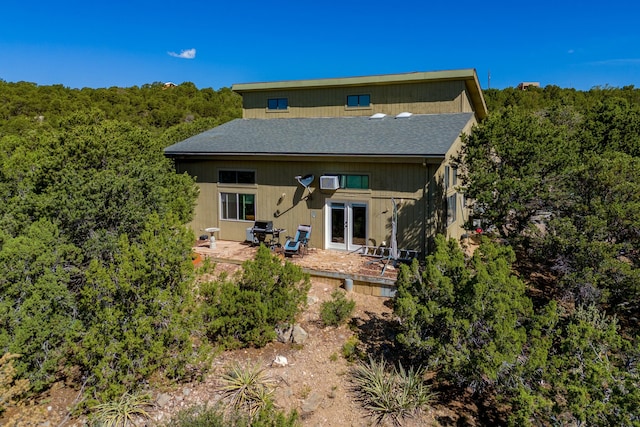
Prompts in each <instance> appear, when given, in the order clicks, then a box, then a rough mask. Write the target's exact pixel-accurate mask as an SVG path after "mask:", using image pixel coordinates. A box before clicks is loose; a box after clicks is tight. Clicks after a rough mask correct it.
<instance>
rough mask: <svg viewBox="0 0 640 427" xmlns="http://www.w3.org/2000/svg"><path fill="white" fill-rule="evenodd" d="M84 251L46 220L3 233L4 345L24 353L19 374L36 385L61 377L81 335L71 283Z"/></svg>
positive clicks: (0, 340) (0, 314) (0, 304)
mask: <svg viewBox="0 0 640 427" xmlns="http://www.w3.org/2000/svg"><path fill="white" fill-rule="evenodd" d="M79 257H80V251H79V250H78V249H77V248H75V247H74V246H73V245H70V244H68V243H65V242H64V237H63V236H61V234H60V232H59V230H58V229H57V227H56V226H55V225H53V224H51V223H50V222H49V221H47V220H44V219H42V220H40V221H38V222H35V223H34V224H32V225H30V226H29V227H28V228H27V230H26V231H25V234H24V235H21V236H18V237H8V236H6V235H5V236H2V235H1V234H0V272H2V274H0V294H1V295H2V298H1V299H0V325H2V327H1V328H0V348H1V349H3V351H9V352H12V353H19V354H22V357H21V358H20V359H17V360H16V362H15V366H16V370H17V375H18V376H19V377H21V378H25V377H28V378H29V380H30V383H31V385H32V387H33V389H34V390H35V391H40V390H42V388H43V387H45V386H46V385H48V384H49V383H51V382H52V381H53V380H54V379H55V378H57V374H58V369H59V367H60V364H61V363H62V360H63V359H64V358H66V357H68V355H69V350H70V345H71V344H72V343H73V342H75V341H77V340H78V339H79V338H80V336H81V330H82V329H81V323H80V320H79V319H78V306H77V303H76V301H75V298H74V296H73V294H72V293H71V292H70V290H69V288H70V285H71V280H72V278H73V277H74V270H76V267H74V266H75V265H77V264H78V258H79Z"/></svg>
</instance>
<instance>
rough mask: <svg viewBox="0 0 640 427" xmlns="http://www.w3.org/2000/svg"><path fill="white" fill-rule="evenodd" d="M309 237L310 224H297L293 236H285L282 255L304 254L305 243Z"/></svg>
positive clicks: (305, 249)
mask: <svg viewBox="0 0 640 427" xmlns="http://www.w3.org/2000/svg"><path fill="white" fill-rule="evenodd" d="M309 237H311V226H310V225H299V226H298V230H297V231H296V235H295V237H293V238H291V236H287V241H286V242H285V244H284V255H285V256H293V255H294V254H297V255H300V256H304V254H305V252H306V251H307V243H308V242H309Z"/></svg>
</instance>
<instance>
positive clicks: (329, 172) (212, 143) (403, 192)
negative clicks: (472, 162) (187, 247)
mask: <svg viewBox="0 0 640 427" xmlns="http://www.w3.org/2000/svg"><path fill="white" fill-rule="evenodd" d="M232 89H233V90H234V91H235V92H237V93H239V94H240V95H241V96H242V99H243V118H242V119H237V120H233V121H231V122H228V123H226V124H223V125H221V126H218V127H216V128H213V129H210V130H208V131H206V132H203V133H201V134H199V135H196V136H193V137H191V138H189V139H186V140H184V141H182V142H179V143H177V144H174V145H172V146H170V147H167V148H166V150H165V154H166V155H167V156H169V157H171V158H173V159H174V161H175V164H176V167H177V170H178V172H180V173H183V172H187V173H189V174H190V175H193V176H195V177H196V180H197V183H198V186H199V187H200V196H199V199H198V204H197V208H196V213H195V218H194V221H193V223H192V227H193V229H194V231H195V232H196V234H202V232H203V230H204V229H206V228H209V227H217V228H219V229H220V232H219V238H220V239H223V240H233V241H244V240H247V239H248V238H250V236H248V230H249V229H250V228H251V227H252V226H253V225H254V222H255V221H272V222H273V226H274V227H276V228H282V229H286V230H288V234H293V233H294V232H295V230H296V228H297V226H298V225H299V224H307V225H311V226H312V230H313V231H312V233H311V240H310V246H311V247H316V248H322V249H335V250H343V251H355V250H358V249H359V248H361V247H363V246H380V245H385V244H389V241H390V239H391V234H392V223H393V222H394V211H395V213H396V215H397V217H396V218H397V219H396V221H395V222H396V228H397V234H396V238H397V242H398V247H399V248H406V249H412V250H416V251H419V252H422V253H426V252H427V249H428V245H429V242H430V239H431V237H433V236H434V235H435V234H436V233H443V234H446V235H447V236H449V237H454V238H455V237H459V236H461V235H462V234H463V233H464V232H465V229H464V224H465V222H466V221H467V220H468V212H467V209H466V207H465V201H464V199H463V197H462V195H461V194H459V193H458V191H456V187H457V185H458V182H457V176H458V175H457V171H456V169H455V168H454V167H452V166H451V165H450V163H451V159H452V157H453V156H454V155H455V154H456V153H457V152H458V150H459V149H460V146H461V135H462V134H464V133H469V132H471V130H472V127H473V125H474V124H475V123H477V122H478V121H479V120H481V119H483V118H484V117H485V116H486V115H487V108H486V104H485V101H484V98H483V95H482V90H481V88H480V84H479V82H478V78H477V74H476V72H475V70H473V69H463V70H452V71H436V72H416V73H406V74H390V75H376V76H365V77H347V78H335V79H318V80H295V81H278V82H269V83H245V84H235V85H233V87H232Z"/></svg>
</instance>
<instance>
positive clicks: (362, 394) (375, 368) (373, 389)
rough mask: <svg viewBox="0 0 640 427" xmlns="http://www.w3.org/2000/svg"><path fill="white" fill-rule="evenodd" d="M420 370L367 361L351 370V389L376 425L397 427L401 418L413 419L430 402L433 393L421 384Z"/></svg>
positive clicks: (371, 360) (370, 359)
mask: <svg viewBox="0 0 640 427" xmlns="http://www.w3.org/2000/svg"><path fill="white" fill-rule="evenodd" d="M423 373H424V371H423V370H422V369H421V368H419V369H414V368H410V369H409V370H406V369H404V368H403V367H402V365H399V367H398V368H397V369H396V368H395V367H389V366H388V365H387V363H386V362H385V361H384V360H380V361H377V360H375V359H373V358H369V362H362V363H359V364H358V365H356V366H355V367H354V368H353V369H352V371H351V374H352V375H351V381H352V383H353V390H354V392H355V393H356V395H357V396H358V399H359V400H360V401H361V402H362V404H363V407H364V408H365V409H367V410H368V411H369V412H371V413H372V415H373V417H374V418H375V420H376V422H377V423H378V424H382V423H384V422H385V421H387V420H390V421H391V422H393V423H394V424H395V425H401V423H402V420H403V419H404V418H408V417H412V416H414V415H415V414H416V413H417V412H418V411H419V410H420V409H423V408H424V407H425V406H426V405H428V404H429V402H431V401H432V399H433V397H434V394H433V393H432V392H431V389H430V387H429V386H428V385H427V384H426V383H425V382H424V381H423V379H422V376H423Z"/></svg>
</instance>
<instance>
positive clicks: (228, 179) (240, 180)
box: [218, 170, 256, 184]
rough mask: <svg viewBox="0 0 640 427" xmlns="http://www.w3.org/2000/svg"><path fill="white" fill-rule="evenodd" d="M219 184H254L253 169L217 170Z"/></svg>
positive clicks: (254, 175) (254, 174)
mask: <svg viewBox="0 0 640 427" xmlns="http://www.w3.org/2000/svg"><path fill="white" fill-rule="evenodd" d="M218 183H220V184H255V183H256V173H255V171H238V170H221V171H218Z"/></svg>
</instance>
